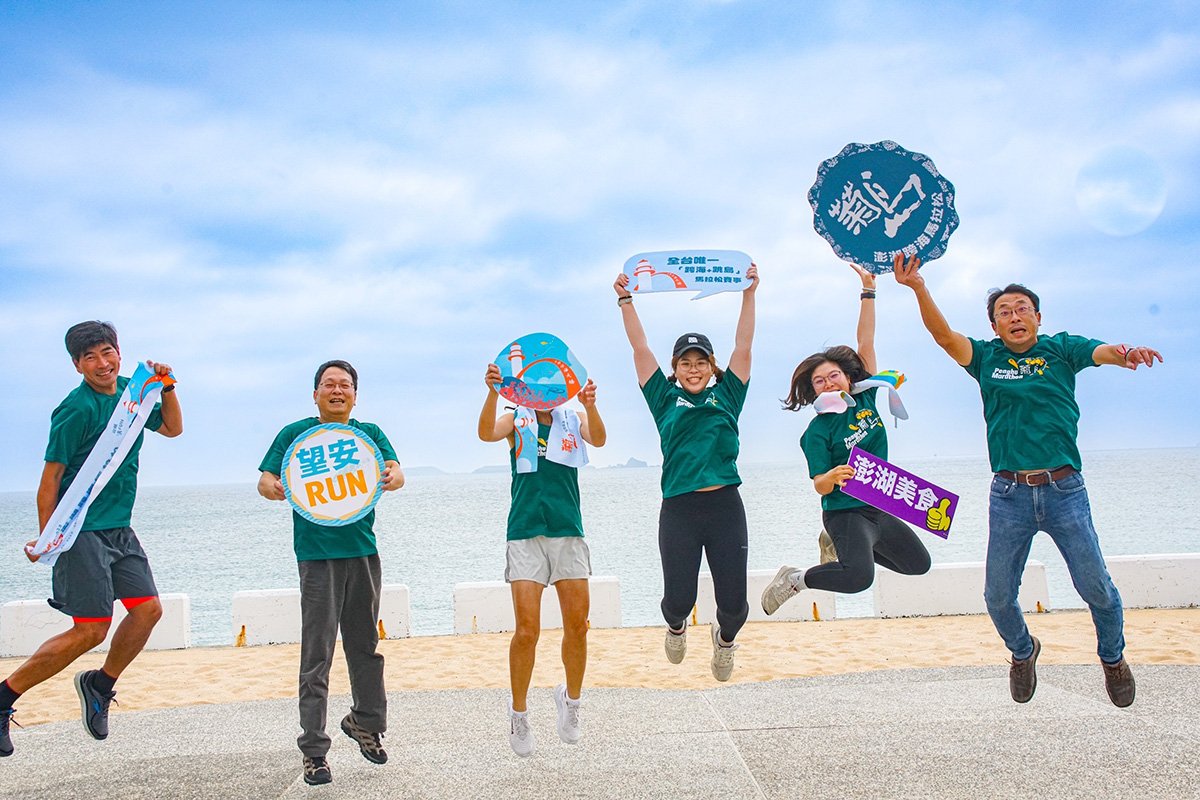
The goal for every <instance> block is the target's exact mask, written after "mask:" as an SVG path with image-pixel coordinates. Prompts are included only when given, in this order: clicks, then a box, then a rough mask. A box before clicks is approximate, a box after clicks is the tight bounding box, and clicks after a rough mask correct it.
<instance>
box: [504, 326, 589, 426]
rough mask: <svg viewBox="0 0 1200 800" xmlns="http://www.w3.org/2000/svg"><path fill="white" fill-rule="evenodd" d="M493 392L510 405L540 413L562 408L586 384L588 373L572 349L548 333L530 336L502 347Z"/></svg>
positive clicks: (531, 334)
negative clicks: (537, 410) (498, 375)
mask: <svg viewBox="0 0 1200 800" xmlns="http://www.w3.org/2000/svg"><path fill="white" fill-rule="evenodd" d="M493 363H495V364H496V366H498V367H500V375H501V381H500V383H498V384H496V391H497V392H499V393H500V396H501V397H503V398H504V399H505V400H508V401H509V402H511V403H515V404H516V405H518V406H521V407H523V408H532V409H541V410H543V411H545V410H547V409H551V408H556V407H558V406H561V405H562V404H563V403H565V402H567V401H568V400H570V399H571V398H572V397H574V396H575V395H577V394H579V390H580V389H582V388H583V384H585V383H587V370H586V369H584V367H583V364H581V363H580V362H579V359H578V358H576V357H575V354H574V353H572V352H571V348H569V347H567V345H566V343H565V342H564V341H563V340H562V339H559V338H558V337H557V336H555V335H553V334H550V333H530V334H526V335H525V336H522V337H521V338H519V339H517V340H515V341H513V342H510V343H509V344H507V345H505V346H504V349H503V350H501V351H500V354H499V355H498V356H496V359H495V361H494V362H493Z"/></svg>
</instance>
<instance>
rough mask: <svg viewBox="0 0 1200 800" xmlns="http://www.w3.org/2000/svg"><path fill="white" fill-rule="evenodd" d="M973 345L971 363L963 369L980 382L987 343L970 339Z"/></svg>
mask: <svg viewBox="0 0 1200 800" xmlns="http://www.w3.org/2000/svg"><path fill="white" fill-rule="evenodd" d="M967 341H969V342H970V343H971V361H970V363H968V364H964V365H963V369H965V370H966V371H967V374H968V375H970V376H971V377H972V378H974V379H975V380H979V376H980V375H981V374H983V351H984V348H985V347H987V343H986V342H984V341H982V340H980V339H968V340H967Z"/></svg>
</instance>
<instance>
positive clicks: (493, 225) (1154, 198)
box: [0, 0, 1200, 491]
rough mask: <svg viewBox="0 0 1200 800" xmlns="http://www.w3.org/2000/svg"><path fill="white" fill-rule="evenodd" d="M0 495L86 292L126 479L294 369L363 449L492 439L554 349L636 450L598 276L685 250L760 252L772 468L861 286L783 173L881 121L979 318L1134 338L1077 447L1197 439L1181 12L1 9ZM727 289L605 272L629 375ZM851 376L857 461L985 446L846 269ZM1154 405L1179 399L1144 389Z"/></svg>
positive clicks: (958, 318)
mask: <svg viewBox="0 0 1200 800" xmlns="http://www.w3.org/2000/svg"><path fill="white" fill-rule="evenodd" d="M0 75H2V76H3V80H0V336H2V341H3V354H4V362H5V363H6V364H8V365H9V366H11V367H13V368H14V372H13V373H12V374H13V377H14V379H15V380H14V383H13V385H12V386H11V387H10V389H9V391H8V396H9V401H8V403H7V408H6V413H5V415H4V422H3V427H2V431H0V448H2V450H3V458H2V459H0V490H3V491H22V490H32V489H34V488H35V487H36V485H37V480H38V476H39V475H40V472H41V466H42V457H43V454H44V449H45V442H46V434H47V431H48V429H49V418H50V412H51V411H52V410H53V408H54V407H55V406H56V405H57V403H58V402H59V401H60V400H61V399H62V398H63V396H65V395H66V394H67V393H68V392H69V391H70V390H71V389H72V388H73V387H74V386H76V385H77V384H78V381H79V376H78V375H77V374H76V372H75V370H74V368H73V366H72V364H71V361H70V359H69V357H68V356H67V354H66V351H65V349H64V348H63V344H62V337H63V334H64V332H65V331H66V329H67V328H68V327H69V326H70V325H72V324H73V323H75V322H78V321H81V320H85V319H103V320H110V321H112V322H113V323H115V325H116V326H117V328H118V330H119V331H120V335H121V350H122V354H123V356H124V358H125V365H124V369H123V372H124V373H125V374H129V373H130V372H131V371H132V366H133V362H134V361H135V360H137V359H145V358H150V359H154V360H157V361H164V362H166V363H169V364H171V365H172V366H173V368H174V369H175V373H176V376H177V377H178V379H179V381H180V384H179V397H180V400H181V403H182V406H183V411H184V419H185V432H184V434H183V436H182V437H181V438H178V439H173V440H166V439H162V438H161V437H154V436H151V437H148V442H147V444H146V446H145V448H144V449H143V457H142V473H141V474H142V482H143V484H149V485H174V484H209V483H232V482H243V481H245V482H249V481H253V480H255V479H256V478H257V465H258V463H259V461H260V459H261V458H262V456H263V454H264V453H265V452H266V450H267V448H268V446H269V445H270V443H271V440H272V438H273V437H274V435H275V434H276V433H277V432H278V431H279V429H280V428H282V427H283V426H284V425H285V424H287V423H290V422H292V421H294V420H296V419H299V418H302V417H305V416H309V415H310V414H311V413H312V412H313V411H314V406H313V403H312V378H313V371H314V369H315V367H316V366H317V365H318V364H319V363H321V362H322V361H324V360H326V359H330V358H344V359H347V360H349V361H351V362H352V363H353V364H354V365H355V366H356V367H357V368H358V370H359V373H360V388H359V398H358V407H357V409H356V412H355V417H356V418H358V419H362V420H369V421H373V422H376V423H378V424H379V425H380V426H381V427H382V428H383V430H384V431H385V432H386V433H387V435H388V437H389V439H390V440H391V442H392V444H393V446H394V447H395V449H396V451H397V453H398V455H399V457H400V461H401V463H402V464H403V465H405V466H409V467H416V466H437V467H439V468H441V469H444V470H447V471H456V472H466V471H470V470H472V469H474V468H476V467H479V466H483V465H499V464H504V463H506V461H507V458H506V455H505V453H504V448H503V447H502V446H501V445H498V444H485V443H482V442H479V441H478V439H477V438H476V434H475V430H476V420H477V419H478V414H479V408H480V406H481V404H482V402H483V399H484V396H485V392H486V390H485V387H484V385H483V375H484V371H485V367H486V365H487V364H488V362H489V361H491V360H492V359H493V358H495V357H496V356H497V355H498V354H499V352H500V350H501V349H502V348H503V347H504V346H505V345H506V344H507V343H508V342H509V341H511V340H512V339H514V338H516V337H518V336H520V335H522V334H525V333H530V332H534V331H548V332H551V333H554V334H556V335H557V336H559V337H561V338H562V339H564V340H565V341H566V342H567V343H568V344H569V345H570V346H571V347H572V349H573V351H574V352H575V354H576V355H577V356H578V357H579V359H580V360H581V361H582V362H583V364H584V365H585V366H586V368H587V370H588V373H589V374H590V376H591V377H592V378H593V379H594V380H595V382H596V384H597V386H598V398H599V400H598V407H599V409H600V411H601V414H602V416H603V417H604V419H605V421H606V423H607V427H608V431H609V438H608V444H607V445H606V446H605V447H604V448H603V449H601V450H593V452H592V454H591V455H592V462H593V463H594V464H596V465H600V466H604V465H610V464H616V463H624V462H625V461H626V460H627V459H628V458H630V457H634V458H638V459H641V460H644V461H647V462H650V463H658V462H660V461H661V456H660V454H659V450H658V438H657V434H656V431H655V429H654V425H653V421H652V419H651V417H650V414H649V412H648V411H647V409H646V407H645V404H644V402H643V400H642V398H641V394H640V392H639V391H638V388H637V381H636V377H635V374H634V369H633V363H632V358H631V355H630V350H629V346H628V344H627V342H626V340H625V337H624V334H623V331H622V328H621V322H620V316H619V313H618V309H617V307H616V305H615V303H614V300H615V294H614V293H613V290H612V282H613V279H614V278H615V276H616V274H617V272H618V271H619V270H620V268H621V265H622V264H623V262H624V261H625V259H626V258H628V257H629V256H630V255H633V254H634V253H638V252H643V251H650V250H670V249H680V248H713V249H732V250H742V251H745V252H747V253H749V254H751V255H752V256H753V258H754V259H755V261H756V262H757V264H758V265H759V269H760V273H761V276H762V282H761V288H760V290H759V292H758V300H757V307H758V326H757V332H756V337H755V342H754V360H753V366H752V369H751V381H750V390H749V396H748V400H747V404H746V407H745V410H744V412H743V415H742V419H741V434H742V455H741V461H742V462H743V463H747V462H749V463H760V462H789V461H790V462H798V461H801V460H802V454H801V452H800V449H799V445H798V439H799V436H800V434H801V433H802V432H803V430H804V427H805V426H806V425H807V423H808V420H809V418H810V416H811V412H800V413H790V412H785V411H782V410H781V409H780V402H779V401H780V398H782V397H784V396H785V395H786V393H787V387H788V382H789V379H790V377H791V373H792V370H793V369H794V368H795V366H796V364H797V363H798V362H799V361H800V360H801V359H803V358H804V357H805V356H807V355H809V354H810V353H812V352H815V351H816V350H819V349H821V348H823V347H826V346H829V345H833V344H842V343H852V342H853V336H854V330H855V319H856V316H855V315H856V314H857V309H858V297H857V295H858V285H859V284H858V278H857V276H855V275H854V274H853V273H852V271H851V270H850V268H849V267H848V266H847V265H846V264H845V263H844V262H842V261H840V260H839V259H838V258H837V257H836V256H835V255H834V254H833V252H832V250H831V249H830V247H829V245H828V244H827V243H826V242H825V241H824V240H822V239H821V238H820V237H819V236H818V235H817V234H816V233H815V232H814V231H813V226H812V221H813V215H812V209H811V208H810V206H809V204H808V201H807V192H808V189H809V187H810V186H811V185H812V183H813V180H814V178H815V175H816V169H817V166H818V165H819V164H820V162H821V161H822V160H824V159H826V158H829V157H831V156H833V155H835V154H837V153H838V151H839V150H841V149H842V147H843V146H844V145H846V144H848V143H850V142H876V141H880V140H884V139H891V140H894V141H896V142H899V143H900V144H901V145H903V146H904V147H906V148H908V149H909V150H913V151H916V152H921V153H924V154H926V155H928V156H929V157H930V158H931V159H933V161H934V162H935V163H936V165H937V167H938V168H939V170H940V171H941V172H942V173H943V174H944V175H945V176H946V177H947V178H948V179H949V180H950V181H952V182H953V183H954V185H955V188H956V192H957V195H956V207H957V210H958V213H959V216H960V218H961V223H960V226H959V228H958V230H957V231H956V232H955V233H954V235H953V236H952V238H951V239H950V242H949V246H948V248H947V254H946V255H945V256H944V257H942V258H941V259H938V260H936V261H932V262H930V263H929V264H927V265H926V266H925V267H924V275H925V278H926V281H927V283H928V285H929V286H930V288H931V291H932V293H933V296H934V297H935V299H936V300H937V301H938V303H939V304H940V306H941V308H942V309H943V311H944V312H945V315H946V317H947V319H948V320H949V321H950V323H951V325H952V326H953V327H954V328H955V329H956V330H959V331H961V332H963V333H965V334H967V335H969V336H973V337H977V338H990V336H991V335H992V334H991V329H990V326H989V324H988V321H987V316H986V311H985V308H984V300H985V297H986V294H987V291H988V290H989V289H990V288H991V287H995V286H1002V285H1005V284H1007V283H1009V282H1012V281H1016V282H1022V283H1025V284H1027V285H1029V286H1030V287H1031V288H1033V289H1034V290H1035V291H1037V292H1038V293H1039V294H1040V295H1041V298H1042V311H1043V331H1044V332H1046V333H1054V332H1057V331H1060V330H1067V331H1070V332H1072V333H1078V334H1082V335H1086V336H1089V337H1094V338H1098V339H1102V340H1105V341H1111V342H1125V343H1129V344H1134V345H1148V346H1152V347H1155V348H1156V349H1158V350H1160V351H1161V352H1162V353H1163V355H1164V357H1165V358H1166V362H1165V363H1164V364H1162V365H1160V366H1156V367H1155V368H1154V369H1153V370H1151V371H1146V370H1138V371H1137V372H1136V373H1133V372H1129V371H1127V370H1121V369H1118V368H1112V367H1106V368H1102V369H1096V370H1088V371H1086V372H1084V373H1083V374H1081V375H1080V377H1079V389H1078V396H1079V400H1080V403H1081V406H1082V407H1083V418H1082V421H1081V426H1080V444H1081V447H1082V448H1083V449H1084V450H1085V452H1086V451H1087V450H1098V449H1114V448H1117V449H1120V448H1138V447H1174V446H1196V445H1197V444H1200V423H1198V422H1197V420H1196V415H1195V414H1194V413H1193V412H1192V411H1191V409H1190V402H1192V401H1194V399H1195V396H1196V389H1197V380H1196V376H1197V375H1198V374H1200V343H1198V342H1200V330H1198V328H1200V313H1197V305H1198V303H1197V301H1198V299H1200V290H1198V289H1197V283H1198V281H1197V272H1198V270H1197V267H1196V249H1197V239H1198V237H1197V233H1198V231H1200V180H1198V179H1200V148H1198V147H1197V143H1198V142H1200V9H1197V7H1196V6H1195V4H1194V3H1191V2H1183V1H1181V2H1142V3H1136V4H1135V3H1112V2H1097V3H1093V4H1090V5H1089V11H1088V13H1087V14H1086V15H1081V14H1079V13H1076V12H1072V11H1071V10H1070V7H1069V5H1059V4H1042V3H1026V2H1005V3H962V2H945V3H939V2H912V3H886V2H879V3H875V2H866V1H856V0H850V1H849V2H846V1H843V2H836V3H833V2H805V3H785V2H778V1H776V2H756V1H755V0H741V1H738V0H734V1H733V2H713V1H711V0H710V1H707V2H705V1H701V0H672V1H671V2H612V3H586V2H580V3H572V2H559V3H553V4H549V3H547V4H534V3H513V2H493V3H475V2H453V1H452V2H438V3H418V2H406V3H400V2H395V3H372V2H355V3H347V2H325V3H320V2H287V3H282V2H281V3H262V2H208V3H203V4H198V3H197V4H184V3H161V4H152V3H111V2H88V3H73V2H56V3H18V2H13V0H3V2H0ZM739 304H740V298H739V297H738V296H737V295H735V294H722V295H717V296H714V297H710V298H706V299H704V300H700V301H692V300H689V299H688V296H687V295H681V294H660V295H654V296H649V297H639V298H638V300H637V307H638V310H639V313H640V315H641V318H642V321H643V323H644V325H645V327H646V330H647V333H648V336H649V339H650V344H651V347H652V349H653V350H654V351H655V353H656V354H657V355H658V356H659V359H660V361H661V362H662V363H663V364H664V365H666V364H667V362H668V361H669V358H670V349H671V345H672V343H673V342H674V340H675V338H676V336H678V335H679V334H680V333H683V332H685V331H691V330H699V331H702V332H705V333H707V334H708V335H709V336H710V337H711V338H712V340H713V343H714V345H715V347H716V349H717V357H718V360H719V361H720V362H721V363H722V364H723V363H725V360H726V359H727V358H728V353H729V350H730V349H731V347H732V342H733V331H734V326H735V324H736V320H737V313H738V309H739ZM877 304H878V309H879V322H878V335H877V349H878V352H879V363H880V366H881V367H888V368H893V369H898V370H900V371H902V372H904V373H905V374H906V375H907V376H908V383H907V384H906V386H905V387H904V389H903V393H904V396H905V402H906V405H907V407H908V411H909V414H910V417H911V418H910V420H909V421H907V422H905V423H902V425H901V426H900V427H899V428H898V429H894V430H892V432H891V434H890V442H891V452H892V460H893V461H897V462H898V463H903V459H904V458H906V457H911V458H917V457H928V456H977V457H982V456H983V455H984V454H985V452H986V451H985V447H986V445H985V439H984V428H983V421H982V415H981V411H980V401H979V395H978V388H977V386H976V384H975V383H974V381H972V380H971V379H970V378H969V377H968V376H967V375H966V373H965V372H963V371H962V370H961V368H959V367H958V366H956V365H955V364H954V363H953V362H952V361H950V359H949V358H948V357H947V356H946V355H945V354H944V353H943V352H942V351H941V350H940V349H938V348H937V346H936V345H934V343H933V342H932V340H931V339H930V338H929V336H928V334H927V333H926V332H925V330H924V329H923V328H922V327H921V325H920V322H919V318H918V315H917V311H916V303H915V301H914V299H913V296H912V293H911V291H909V290H908V289H906V288H904V287H902V286H899V285H897V284H896V283H895V282H894V281H893V280H892V279H891V278H890V276H885V277H884V278H883V279H881V280H880V288H879V299H878V301H877ZM1180 401H1182V402H1183V403H1184V405H1173V403H1175V404H1178V403H1179V402H1180Z"/></svg>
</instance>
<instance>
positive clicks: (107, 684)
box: [92, 669, 117, 694]
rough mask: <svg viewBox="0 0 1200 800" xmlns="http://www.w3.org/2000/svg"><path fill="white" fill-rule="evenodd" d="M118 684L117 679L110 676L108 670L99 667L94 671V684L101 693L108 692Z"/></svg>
mask: <svg viewBox="0 0 1200 800" xmlns="http://www.w3.org/2000/svg"><path fill="white" fill-rule="evenodd" d="M116 685H117V679H116V678H113V677H110V676H109V674H108V673H107V672H105V671H104V670H102V669H98V670H96V671H95V672H93V673H92V686H94V687H95V688H96V691H98V692H100V693H101V694H108V693H109V692H111V691H112V690H113V687H114V686H116Z"/></svg>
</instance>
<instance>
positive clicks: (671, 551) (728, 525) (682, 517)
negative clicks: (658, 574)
mask: <svg viewBox="0 0 1200 800" xmlns="http://www.w3.org/2000/svg"><path fill="white" fill-rule="evenodd" d="M701 551H703V552H704V554H705V556H706V557H707V559H708V569H709V571H710V572H712V580H713V592H714V593H715V594H716V598H717V622H718V624H720V626H721V638H722V639H724V640H725V641H726V642H732V641H733V638H734V637H735V636H737V633H738V631H740V630H741V629H742V625H744V624H745V623H746V616H747V615H748V614H749V613H750V606H749V605H748V604H747V603H746V509H745V507H744V506H743V505H742V496H741V495H740V494H739V493H738V489H737V487H736V486H722V487H721V488H720V489H713V490H712V491H711V492H689V493H688V494H681V495H677V496H675V497H666V498H663V502H662V509H661V510H660V511H659V512H658V552H659V555H660V556H662V571H663V599H662V604H661V607H662V615H663V619H665V620H666V621H667V624H668V625H670V626H671V627H672V628H674V629H676V630H678V629H679V628H682V627H683V625H684V623H685V622H686V621H687V618H688V617H689V616H690V615H691V613H692V608H693V607H694V606H695V605H696V579H697V577H698V576H699V574H700V553H701Z"/></svg>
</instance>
